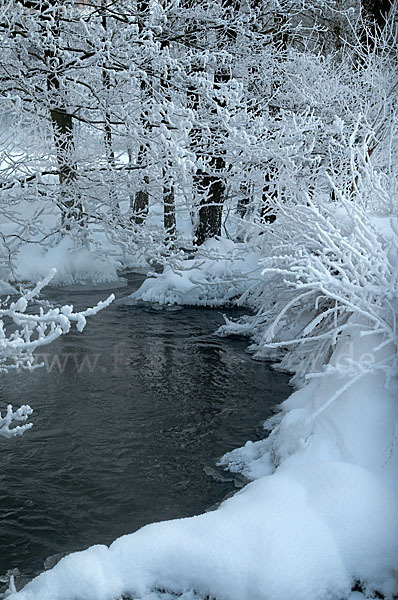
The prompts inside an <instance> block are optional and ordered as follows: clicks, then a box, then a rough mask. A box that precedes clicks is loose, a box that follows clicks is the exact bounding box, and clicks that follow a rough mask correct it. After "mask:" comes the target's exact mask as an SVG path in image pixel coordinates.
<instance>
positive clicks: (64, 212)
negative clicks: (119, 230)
mask: <svg viewBox="0 0 398 600" xmlns="http://www.w3.org/2000/svg"><path fill="white" fill-rule="evenodd" d="M46 59H47V63H48V65H49V67H50V73H49V75H48V76H47V89H48V91H49V92H50V94H51V96H52V98H51V102H54V100H56V99H57V95H58V92H59V87H60V83H59V78H58V75H57V72H56V71H55V69H54V70H52V68H53V67H52V65H53V64H56V61H55V60H54V59H55V53H54V52H53V51H50V50H48V51H47V52H46ZM50 115H51V123H52V128H53V135H54V143H55V147H56V150H57V162H58V173H59V184H60V197H59V200H58V206H59V208H60V210H61V218H62V223H63V225H64V227H65V229H66V230H70V229H71V227H72V224H73V223H76V224H78V225H80V226H82V225H83V224H84V223H83V206H82V203H81V200H80V198H79V194H78V192H77V189H76V185H75V182H76V179H77V169H76V164H75V161H74V157H73V154H74V149H75V145H74V137H73V120H72V115H71V114H70V113H68V112H67V110H66V109H65V108H64V107H57V106H56V107H53V108H51V109H50Z"/></svg>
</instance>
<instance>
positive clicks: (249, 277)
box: [130, 238, 261, 306]
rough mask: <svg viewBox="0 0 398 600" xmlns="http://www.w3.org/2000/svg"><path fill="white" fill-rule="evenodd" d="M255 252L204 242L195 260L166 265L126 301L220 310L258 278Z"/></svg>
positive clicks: (230, 244)
mask: <svg viewBox="0 0 398 600" xmlns="http://www.w3.org/2000/svg"><path fill="white" fill-rule="evenodd" d="M258 259H259V254H258V249H251V250H249V251H248V250H247V248H246V247H245V245H244V244H237V243H234V242H233V241H231V240H228V239H224V238H214V239H210V240H207V241H206V242H204V244H202V245H201V246H200V248H199V249H198V251H197V253H196V255H195V258H193V259H191V260H184V261H181V262H178V263H177V264H176V265H173V266H171V265H167V266H166V267H165V268H164V270H163V272H162V273H160V274H154V275H153V277H151V278H149V279H146V280H145V281H144V282H143V284H142V285H141V287H140V288H139V289H138V290H137V291H136V292H134V293H133V294H132V295H131V296H130V297H131V298H132V299H133V300H143V301H145V302H157V303H159V304H187V305H200V306H222V305H224V304H229V303H231V302H234V301H236V300H237V299H238V298H239V297H240V296H241V295H242V294H243V293H244V292H245V291H246V290H247V288H248V287H250V286H251V285H253V283H254V282H256V281H258V280H259V278H260V275H261V268H260V266H259V262H258Z"/></svg>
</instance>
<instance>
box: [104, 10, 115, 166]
mask: <svg viewBox="0 0 398 600" xmlns="http://www.w3.org/2000/svg"><path fill="white" fill-rule="evenodd" d="M101 10H102V17H101V22H102V28H103V30H104V33H105V32H106V31H107V29H108V22H107V18H106V14H105V10H106V4H105V2H102V5H101ZM103 41H104V42H105V41H106V40H105V36H104V40H103ZM101 75H102V87H103V89H104V92H105V96H106V102H105V114H104V120H105V124H104V144H105V153H106V159H107V161H108V164H109V166H111V167H114V166H115V153H114V151H113V147H112V127H111V115H110V112H109V92H110V89H111V76H110V73H109V70H108V69H107V64H106V61H105V60H104V62H103V64H102V73H101Z"/></svg>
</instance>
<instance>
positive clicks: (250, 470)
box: [9, 203, 398, 600]
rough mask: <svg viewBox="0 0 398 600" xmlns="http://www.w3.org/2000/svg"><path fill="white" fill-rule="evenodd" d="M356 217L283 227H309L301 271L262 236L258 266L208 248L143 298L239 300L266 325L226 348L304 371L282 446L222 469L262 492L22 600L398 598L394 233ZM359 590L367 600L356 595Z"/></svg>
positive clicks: (100, 554) (246, 329) (297, 250)
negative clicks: (247, 347)
mask: <svg viewBox="0 0 398 600" xmlns="http://www.w3.org/2000/svg"><path fill="white" fill-rule="evenodd" d="M344 206H345V209H347V206H346V205H344V203H343V207H342V209H341V210H342V211H343V212H344V210H343V209H344ZM348 209H349V210H348ZM348 209H347V210H348V212H347V210H346V214H345V215H343V213H342V214H341V215H340V217H339V218H338V219H334V220H333V219H332V220H330V217H331V216H333V215H331V213H330V212H328V211H329V209H326V215H325V213H324V212H323V209H321V208H317V207H309V206H307V205H306V206H304V207H299V208H298V209H297V210H298V212H297V214H294V210H293V209H292V211H291V214H289V216H285V220H281V222H280V223H279V225H278V220H277V222H276V224H275V227H274V232H273V235H274V236H275V235H276V234H277V235H279V238H280V239H282V237H283V232H285V233H284V235H285V239H284V240H283V239H282V241H281V245H282V246H283V247H287V246H288V244H287V243H288V241H289V236H290V235H291V236H292V239H294V237H295V236H296V233H297V232H295V231H294V227H293V225H292V223H295V222H296V221H297V219H298V216H297V215H302V214H303V213H305V210H308V211H312V213H311V214H312V218H313V220H312V221H311V222H310V221H308V223H309V226H308V231H307V234H308V235H307V237H306V232H305V231H303V230H301V232H300V246H298V245H297V244H296V245H295V243H294V242H293V243H292V245H291V248H290V250H289V252H290V255H289V254H287V253H285V254H281V253H280V248H279V249H278V248H276V249H275V250H274V255H273V256H271V257H270V256H269V255H268V254H267V253H268V252H270V246H269V245H268V246H267V242H266V241H264V239H263V236H261V239H260V238H259V240H257V241H256V242H254V243H253V245H252V247H251V248H250V247H249V248H248V247H247V246H246V250H245V247H244V246H242V245H239V244H234V243H232V242H231V241H228V240H212V241H209V242H208V243H207V244H206V245H205V247H204V248H202V250H201V251H200V252H199V253H198V255H197V256H196V257H195V259H191V260H185V261H181V262H180V263H178V262H174V264H173V267H171V266H170V267H168V268H166V269H165V270H164V272H163V274H160V275H158V276H156V277H153V278H150V279H148V280H147V281H146V282H145V283H144V285H143V286H142V288H141V289H140V290H139V291H138V292H137V293H136V294H134V298H133V299H134V300H149V301H151V302H154V301H157V302H162V303H192V304H204V305H220V304H222V302H223V301H224V302H231V301H233V300H235V299H236V298H237V297H240V298H241V302H242V303H244V304H246V305H248V306H251V308H252V309H254V310H255V312H254V314H252V315H251V316H249V317H247V318H246V319H243V321H242V320H241V321H240V322H239V323H237V324H236V323H230V322H227V324H226V326H225V327H224V328H223V329H222V331H221V333H223V334H226V333H231V332H232V333H234V332H241V333H245V334H246V335H251V336H252V337H253V339H254V343H253V346H252V350H253V351H254V352H256V353H257V354H258V355H259V356H270V357H272V358H273V360H276V358H277V356H279V360H280V358H281V357H284V358H283V359H282V366H285V367H286V365H287V366H290V368H293V367H294V370H295V372H296V378H295V383H296V388H297V389H296V391H294V392H293V393H292V395H291V396H290V397H289V398H288V399H287V400H286V401H285V402H284V403H283V404H282V407H281V411H280V413H279V414H278V415H276V416H275V417H274V418H273V419H271V421H270V422H268V423H266V429H269V430H271V433H270V435H269V436H268V437H267V438H266V439H265V440H263V441H260V442H256V443H252V442H250V441H249V442H247V444H246V445H245V446H244V447H243V448H240V449H237V450H235V451H233V452H231V453H229V454H227V455H226V456H224V457H223V458H222V459H221V461H220V464H222V465H224V466H225V468H229V469H231V470H232V471H235V472H238V471H239V472H243V473H244V474H245V475H246V476H247V477H248V478H249V479H252V480H253V481H252V483H250V484H248V485H247V486H246V487H245V488H244V489H242V490H241V491H240V492H238V493H237V494H236V495H235V496H234V497H232V498H230V499H228V500H227V501H225V502H224V503H223V504H222V505H221V506H220V507H219V508H218V509H217V510H216V511H213V512H209V513H206V514H203V515H198V516H196V517H191V518H185V519H179V520H173V521H168V522H163V523H155V524H152V525H148V526H146V527H144V528H142V529H140V530H139V531H138V532H136V533H133V534H130V535H126V536H123V537H122V538H120V539H118V540H116V541H115V542H114V543H113V544H112V545H111V546H110V547H109V548H108V547H106V546H93V547H91V548H89V549H87V550H86V551H83V552H78V553H74V554H71V555H69V556H66V557H65V558H63V559H62V560H61V561H60V562H59V563H58V564H57V565H56V566H55V567H54V568H53V569H51V570H50V571H47V572H45V573H43V574H41V575H40V576H38V577H37V578H36V579H34V580H33V581H32V582H30V583H29V584H28V585H27V586H26V587H25V588H24V589H23V590H22V591H21V592H19V593H16V592H15V593H11V594H10V596H9V600H72V599H75V600H116V599H121V598H122V597H123V598H130V597H131V598H134V600H138V599H140V600H144V599H145V600H155V599H159V600H161V599H162V600H171V598H175V597H176V596H177V597H179V598H183V599H184V600H199V599H203V598H207V597H209V598H216V600H293V599H294V600H316V599H319V600H327V599H328V600H333V599H335V600H340V599H343V598H344V599H348V598H349V599H350V600H358V599H359V598H364V597H366V598H371V597H374V596H372V594H374V593H375V592H379V593H381V594H383V595H384V597H385V598H393V596H394V595H396V594H398V502H397V500H398V478H397V477H396V474H397V472H398V451H397V430H398V428H397V405H396V392H397V337H396V314H397V243H396V235H395V233H396V223H395V221H394V219H393V218H390V217H389V216H386V215H384V216H380V215H378V216H377V217H368V216H367V215H366V214H364V213H363V212H361V211H357V212H355V211H354V212H353V211H352V210H351V208H350V207H348ZM336 214H337V213H336V210H335V209H334V215H336ZM307 217H308V215H307ZM307 217H306V215H304V216H303V219H307ZM289 219H290V222H288V221H289ZM304 222H307V221H304ZM394 223H395V224H394ZM278 227H279V229H278ZM289 227H290V230H289ZM297 227H298V228H300V227H301V229H302V224H300V222H298V223H297ZM314 231H316V232H317V233H316V235H315V234H314ZM394 232H395V233H394ZM285 242H286V246H284V244H285ZM317 244H318V247H319V248H322V252H319V250H318V249H317ZM359 247H360V248H362V250H361V251H358V249H357V248H359ZM332 250H333V251H332ZM261 256H262V257H263V258H261ZM278 353H279V354H278ZM286 357H288V360H287V359H286ZM303 364H304V365H305V371H304V372H303V373H301V375H300V377H297V373H299V372H300V369H299V367H300V365H303ZM309 364H311V365H313V367H314V369H313V371H314V372H313V373H310V372H308V368H307V367H308V365H309ZM356 582H359V583H360V586H361V589H362V590H363V593H362V592H352V591H351V590H352V588H353V587H354V585H355V583H356Z"/></svg>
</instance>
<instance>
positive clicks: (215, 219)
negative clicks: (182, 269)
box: [194, 156, 225, 246]
mask: <svg viewBox="0 0 398 600" xmlns="http://www.w3.org/2000/svg"><path fill="white" fill-rule="evenodd" d="M210 166H211V167H212V170H213V169H214V171H219V172H220V175H221V176H219V175H217V174H216V173H214V171H213V173H214V174H213V173H212V174H209V173H207V172H203V171H198V172H197V173H196V175H195V177H194V183H195V187H196V189H197V190H198V192H199V193H200V194H203V195H204V197H203V198H202V200H201V202H200V206H199V223H198V226H197V228H196V231H195V243H196V245H197V246H200V245H201V244H203V242H205V241H206V240H208V239H210V238H212V237H215V236H219V235H221V224H222V210H223V204H224V193H225V183H224V180H223V179H222V172H223V171H224V169H225V161H224V159H223V157H222V156H218V157H215V158H214V159H213V160H212V161H211V163H210Z"/></svg>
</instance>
